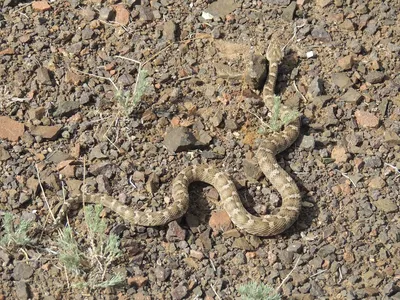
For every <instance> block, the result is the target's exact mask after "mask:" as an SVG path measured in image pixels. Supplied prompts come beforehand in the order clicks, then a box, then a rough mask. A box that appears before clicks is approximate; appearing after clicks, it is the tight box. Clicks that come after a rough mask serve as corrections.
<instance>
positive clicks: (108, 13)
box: [99, 6, 114, 21]
mask: <svg viewBox="0 0 400 300" xmlns="http://www.w3.org/2000/svg"><path fill="white" fill-rule="evenodd" d="M113 14H114V10H113V9H111V8H109V7H107V6H105V7H102V8H101V9H100V11H99V19H100V20H102V21H108V20H110V19H111V18H112V16H113Z"/></svg>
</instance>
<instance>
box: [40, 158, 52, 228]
mask: <svg viewBox="0 0 400 300" xmlns="http://www.w3.org/2000/svg"><path fill="white" fill-rule="evenodd" d="M35 169H36V174H37V177H38V181H39V186H40V189H41V191H42V195H43V198H44V201H45V202H46V205H47V208H48V209H49V212H50V215H51V217H52V218H53V222H56V218H55V217H54V215H53V212H52V211H51V207H50V204H49V201H47V197H46V194H45V192H44V188H43V185H42V180H41V179H40V174H39V169H38V167H37V165H35Z"/></svg>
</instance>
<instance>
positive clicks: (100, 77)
mask: <svg viewBox="0 0 400 300" xmlns="http://www.w3.org/2000/svg"><path fill="white" fill-rule="evenodd" d="M73 70H74V71H76V72H78V73H81V74H84V75H88V76H92V77H95V78H99V79H104V80H108V81H109V82H111V84H112V85H113V86H114V88H115V89H116V90H117V91H119V89H118V87H117V86H116V85H115V83H114V81H112V79H111V78H108V77H104V76H99V75H94V74H91V73H86V72H83V71H81V70H78V69H75V68H73Z"/></svg>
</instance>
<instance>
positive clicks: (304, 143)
mask: <svg viewBox="0 0 400 300" xmlns="http://www.w3.org/2000/svg"><path fill="white" fill-rule="evenodd" d="M300 148H301V149H306V150H313V149H314V148H315V139H314V137H313V136H309V135H304V136H303V137H302V139H301V142H300Z"/></svg>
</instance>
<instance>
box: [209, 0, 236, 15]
mask: <svg viewBox="0 0 400 300" xmlns="http://www.w3.org/2000/svg"><path fill="white" fill-rule="evenodd" d="M238 7H239V3H236V2H235V1H234V0H217V1H215V2H213V3H211V4H210V5H208V7H207V9H206V10H205V11H206V12H207V13H209V14H211V15H212V16H213V17H214V18H224V17H225V16H226V15H228V14H230V13H231V12H233V11H234V10H235V9H236V8H238Z"/></svg>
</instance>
